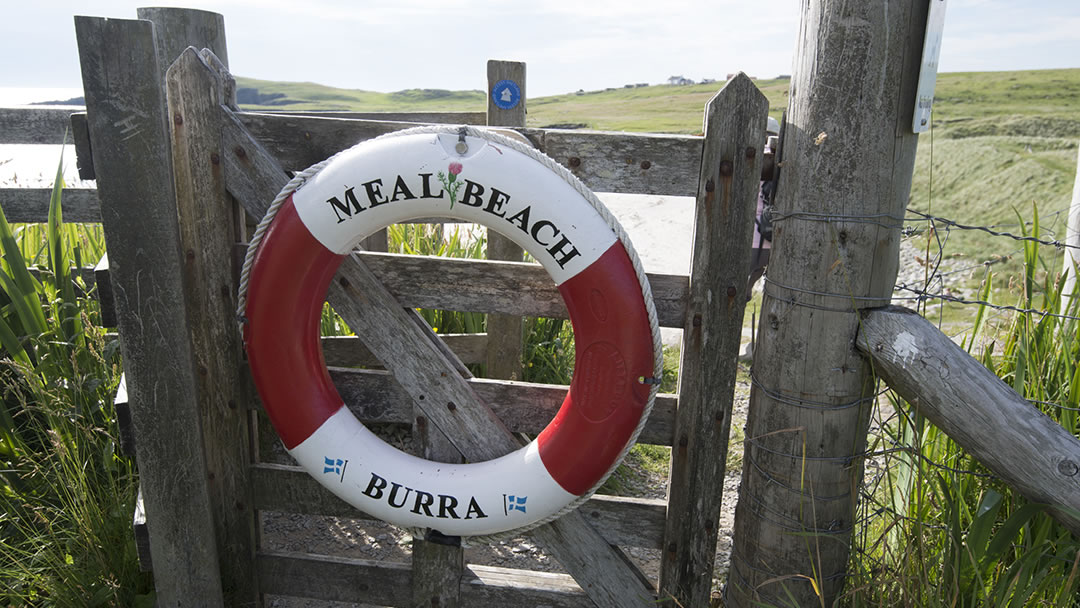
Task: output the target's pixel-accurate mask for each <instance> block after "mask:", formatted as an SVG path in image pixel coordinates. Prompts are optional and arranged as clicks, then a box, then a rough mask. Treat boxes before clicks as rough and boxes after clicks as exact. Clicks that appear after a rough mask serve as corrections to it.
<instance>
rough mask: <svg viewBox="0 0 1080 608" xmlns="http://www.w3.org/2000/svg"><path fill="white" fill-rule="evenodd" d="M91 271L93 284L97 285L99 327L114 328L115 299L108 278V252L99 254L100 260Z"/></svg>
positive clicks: (110, 280)
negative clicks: (99, 314)
mask: <svg viewBox="0 0 1080 608" xmlns="http://www.w3.org/2000/svg"><path fill="white" fill-rule="evenodd" d="M93 271H94V284H95V285H97V292H96V293H97V301H98V310H100V311H101V326H102V327H109V328H113V327H116V324H117V322H116V298H115V296H114V295H113V288H112V279H111V278H110V277H109V252H107V251H106V252H105V253H103V254H101V259H100V260H98V263H97V266H94V269H93Z"/></svg>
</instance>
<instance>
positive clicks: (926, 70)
mask: <svg viewBox="0 0 1080 608" xmlns="http://www.w3.org/2000/svg"><path fill="white" fill-rule="evenodd" d="M945 2H946V0H930V10H929V12H927V14H926V38H925V39H924V41H923V51H922V65H921V67H920V68H919V88H918V90H917V91H916V93H915V114H914V116H913V118H912V121H911V130H912V131H914V132H916V133H922V132H923V131H928V130H929V129H930V108H931V106H932V105H933V104H934V86H935V85H936V84H937V70H938V57H939V56H940V55H941V32H942V31H943V30H944V29H945Z"/></svg>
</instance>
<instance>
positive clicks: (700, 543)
mask: <svg viewBox="0 0 1080 608" xmlns="http://www.w3.org/2000/svg"><path fill="white" fill-rule="evenodd" d="M139 17H140V20H118V19H99V18H88V17H77V18H76V35H77V38H78V42H79V50H80V61H81V64H82V70H83V85H84V90H85V92H86V100H87V111H86V113H85V114H83V113H78V114H75V115H73V116H70V117H69V116H68V114H67V113H66V112H65V111H62V110H55V109H35V110H19V111H4V112H0V138H2V140H0V141H2V142H3V143H55V141H48V140H47V138H45V137H44V135H43V134H45V133H55V132H62V130H63V126H64V125H65V124H68V123H69V122H70V125H71V127H72V129H73V132H74V134H75V141H76V142H77V147H78V153H79V169H80V175H81V176H83V177H84V178H95V179H96V180H97V188H96V189H82V190H78V189H76V190H66V191H65V194H64V214H65V219H67V220H68V221H76V222H98V221H100V222H102V223H103V225H104V229H105V234H106V241H107V246H108V260H107V262H103V264H101V265H99V267H98V269H97V272H96V273H95V274H96V277H97V281H98V287H99V293H100V294H103V295H105V297H104V298H103V308H105V309H106V314H109V313H113V312H114V313H115V315H114V316H113V317H111V318H114V319H115V322H116V325H117V327H118V330H119V334H120V337H121V344H122V350H123V356H124V367H125V384H124V390H123V394H122V395H120V396H118V400H121V399H122V400H124V401H126V402H127V404H128V405H127V407H126V408H121V412H122V414H121V415H122V416H130V419H131V425H130V428H126V429H125V430H124V436H125V443H126V445H127V446H128V449H131V450H133V452H134V453H135V454H136V455H137V462H138V465H139V471H140V481H141V484H142V490H141V499H142V500H140V507H139V513H138V514H137V518H139V519H138V521H137V524H139V530H140V531H141V532H142V533H143V535H142V536H141V541H142V542H141V543H140V549H141V555H143V556H144V557H145V559H144V562H143V563H144V566H147V567H151V564H152V568H153V571H154V578H155V585H156V589H157V593H158V601H159V603H160V604H161V605H191V604H197V605H200V606H201V605H240V604H247V603H252V602H261V601H262V597H263V595H264V594H283V595H291V596H301V597H309V598H316V599H327V600H338V601H354V602H365V603H372V604H378V605H388V606H413V605H424V606H429V605H430V606H435V605H438V606H454V605H460V606H489V605H490V606H534V605H535V606H540V605H543V606H593V605H595V606H611V607H615V606H619V607H625V606H655V605H657V603H660V604H661V605H682V606H700V605H705V604H707V603H708V602H709V598H710V592H711V590H712V586H713V581H712V577H711V573H712V570H713V560H714V555H715V546H716V538H717V529H716V523H717V520H718V514H719V510H720V505H721V492H722V488H723V479H724V472H725V469H724V466H725V456H726V452H727V437H728V430H729V425H730V412H731V406H732V401H733V395H734V383H735V371H736V363H735V359H736V352H737V349H738V345H739V340H740V335H741V326H742V315H743V307H744V302H745V299H746V298H745V295H746V293H745V290H746V276H747V271H748V266H749V241H750V234H751V232H752V220H753V211H754V203H755V197H756V192H757V184H758V180H759V175H760V173H761V170H762V165H763V163H764V156H763V154H762V143H763V141H764V137H763V135H764V126H765V115H766V110H767V103H766V101H765V98H764V96H762V95H761V94H760V92H758V91H757V89H756V88H755V87H754V86H753V84H752V83H751V82H750V80H749V79H748V78H745V77H743V76H740V77H738V78H736V79H734V80H733V81H731V82H730V83H729V84H728V85H727V86H726V87H725V88H724V89H723V90H722V91H721V92H720V93H719V94H718V95H717V96H716V97H715V98H714V99H713V100H712V101H711V102H710V103H709V105H708V107H707V108H706V131H705V135H704V136H703V137H689V136H668V135H663V136H660V135H635V134H624V133H602V132H589V131H560V130H548V129H532V128H524V113H523V112H524V109H523V108H522V109H521V112H520V114H517V115H513V114H511V113H506V114H503V113H500V112H501V111H500V110H498V109H497V108H494V106H490V107H489V109H488V113H487V114H486V115H484V114H478V113H471V114H464V115H463V114H424V115H408V114H394V115H379V116H373V115H358V114H342V113H333V114H326V113H310V112H305V113H256V112H242V111H239V110H238V109H237V108H236V106H235V104H234V97H233V95H234V91H235V86H234V85H233V83H232V80H231V77H230V76H229V74H228V71H227V68H226V66H225V63H224V60H223V58H224V57H226V51H225V49H224V48H223V46H224V34H223V23H222V19H221V17H220V16H219V15H215V14H213V13H206V12H203V11H191V10H186V9H139ZM189 46H193V47H194V48H187V47H189ZM204 47H207V50H203V51H201V52H197V51H196V50H195V49H202V48H204ZM185 49H187V50H185ZM170 65H171V68H169V66H170ZM166 68H169V69H168V73H167V75H166V72H165V69H166ZM488 77H489V79H494V80H491V83H492V84H493V83H494V82H495V81H496V80H498V79H502V78H507V77H510V78H514V79H517V80H518V81H519V82H521V83H522V85H524V80H525V79H524V65H523V64H515V63H511V62H490V63H489V69H488ZM523 97H524V95H523ZM522 105H523V104H522ZM417 122H451V123H471V124H476V123H481V124H483V123H487V124H489V125H499V126H507V125H509V126H512V127H514V128H515V130H516V131H517V132H518V133H520V134H521V135H523V136H524V137H525V138H527V139H528V140H529V141H530V142H531V143H532V144H533V145H534V146H535V147H536V148H537V149H539V150H540V151H542V152H544V153H546V154H548V155H549V156H551V157H552V158H554V159H556V160H557V161H559V162H560V163H562V164H564V165H565V166H566V167H568V168H570V169H571V170H572V171H573V172H574V173H575V174H576V175H577V176H578V177H580V178H581V179H582V180H583V181H584V182H585V183H586V185H587V186H589V187H590V188H592V189H593V190H595V191H602V192H631V193H647V194H660V195H681V196H694V197H696V200H697V204H696V214H697V220H696V222H697V223H696V229H695V234H696V235H697V239H696V241H695V243H694V247H693V260H692V270H691V272H690V274H689V275H658V274H650V275H649V277H648V278H649V280H650V283H651V285H652V290H653V294H654V297H655V299H656V305H657V310H658V313H659V320H660V324H661V325H662V326H665V327H678V328H683V329H684V342H683V345H682V357H683V362H682V365H681V378H680V385H679V389H678V394H677V395H674V394H667V395H660V396H658V398H657V402H656V406H655V408H654V410H653V412H652V416H651V418H650V420H649V422H648V425H647V426H646V428H645V429H644V431H643V433H642V435H641V437H640V439H639V442H641V443H649V444H657V445H664V446H671V447H672V448H673V449H672V463H671V464H672V467H671V477H670V479H669V499H668V500H667V501H662V500H651V499H640V498H630V497H624V496H606V495H599V494H598V495H595V496H593V497H592V498H591V499H590V500H589V501H587V502H586V503H585V504H584V505H583V506H582V507H581V508H580V509H578V510H577V511H576V512H574V513H571V514H569V515H567V516H565V517H563V518H561V519H560V520H558V521H556V522H554V523H552V524H549V525H547V526H544V527H542V528H539V529H537V530H534V531H533V532H531V533H530V534H531V535H532V537H533V538H534V539H536V540H538V541H539V542H540V544H541V545H542V546H543V548H544V549H545V550H546V551H548V552H549V553H550V554H552V555H553V556H554V557H556V558H557V559H558V561H559V562H560V563H561V565H562V566H563V568H564V569H565V570H566V571H567V572H568V573H569V576H567V575H561V574H550V573H539V572H530V571H518V570H510V569H505V568H496V567H487V566H479V565H466V564H465V563H464V560H463V557H462V555H463V554H462V550H461V547H460V544H459V543H455V542H450V543H446V542H430V539H423V538H416V539H414V543H413V549H412V561H411V564H395V563H383V562H371V561H364V560H357V559H338V558H330V557H327V556H321V555H311V554H298V553H289V552H281V551H271V550H268V549H266V548H265V547H263V546H262V545H261V544H260V539H259V532H258V525H259V524H258V521H259V512H260V511H263V510H271V511H284V512H293V513H307V514H320V515H334V516H340V517H348V518H360V519H365V518H367V516H366V515H365V514H364V513H361V512H359V511H357V510H356V509H354V508H353V507H351V506H349V505H347V504H345V503H343V502H342V501H341V500H339V499H338V498H336V497H334V496H333V495H331V494H330V493H329V492H328V491H327V490H325V489H324V488H323V487H322V486H320V485H319V484H318V483H317V482H315V480H313V479H312V478H311V477H309V476H308V475H307V474H306V473H304V472H303V471H302V470H301V469H299V467H297V466H295V464H293V463H291V462H288V461H287V460H286V461H282V460H280V459H279V458H276V457H274V456H272V455H268V454H267V452H268V450H266V449H265V448H264V449H260V446H266V445H268V443H273V442H274V441H276V439H274V438H273V431H272V429H270V428H269V425H268V424H267V421H266V419H265V416H264V415H263V414H262V412H261V409H260V406H259V404H258V401H257V397H256V396H255V393H254V391H253V389H252V386H251V381H250V378H249V376H248V373H247V368H246V365H245V363H244V361H243V354H242V348H241V344H240V339H239V336H238V333H237V331H236V323H235V318H234V312H233V311H234V309H235V299H236V285H237V280H236V279H237V259H238V257H239V256H240V255H242V251H243V247H244V243H245V242H246V233H247V230H248V228H249V226H250V224H251V222H252V221H257V219H258V218H259V217H261V216H262V213H263V211H264V210H265V208H266V207H267V206H268V205H269V203H270V202H271V200H272V199H273V198H274V195H276V193H277V192H278V190H279V189H280V188H281V187H282V185H283V184H284V183H285V181H286V180H287V179H288V173H287V171H288V170H297V169H300V168H303V167H306V166H308V165H310V164H312V163H314V162H317V161H320V160H322V159H324V158H326V157H328V156H330V155H332V154H333V153H335V152H337V151H339V150H341V149H343V148H346V147H349V146H351V145H353V144H355V143H357V142H358V141H362V140H365V139H368V138H371V137H375V136H377V135H380V134H383V133H388V132H392V131H395V130H399V129H402V128H405V127H408V126H412V125H413V124H416V123H417ZM0 201H2V203H3V205H4V210H5V213H6V214H7V215H8V219H9V221H22V222H26V221H43V220H44V218H45V216H46V214H47V207H48V195H47V193H46V192H45V191H43V190H31V189H3V190H0ZM372 245H374V243H369V247H368V248H369V249H371V246H372ZM383 245H384V247H383V248H384V249H385V241H384V242H383ZM500 247H501V246H500ZM496 248H499V247H496ZM497 255H498V256H499V257H501V258H502V259H514V256H517V259H520V255H521V254H520V251H517V252H515V251H514V250H513V249H512V248H509V249H507V248H505V247H502V248H501V249H500V252H499V253H498V254H497ZM339 277H342V278H343V280H341V281H335V282H334V284H335V286H334V287H332V289H331V293H330V294H329V296H328V299H329V301H330V302H331V303H332V304H333V305H334V306H335V309H336V310H337V311H338V312H339V313H340V314H341V315H342V316H343V317H344V318H345V320H346V321H347V322H348V323H349V324H350V326H351V327H352V328H353V329H354V330H356V332H357V334H359V335H362V336H364V340H363V343H361V340H359V339H357V338H325V339H324V340H323V349H324V354H325V357H326V360H327V363H328V364H329V365H330V366H331V375H332V377H333V379H334V382H335V384H336V385H337V387H338V390H339V392H340V393H341V395H342V397H343V398H344V400H345V402H346V404H347V405H348V406H349V408H350V409H351V410H352V411H353V412H354V413H355V414H356V415H357V417H358V418H360V419H361V420H362V421H365V422H390V423H397V424H403V425H410V426H412V428H413V434H414V437H417V438H419V445H418V446H417V448H418V451H419V452H420V453H422V454H423V455H424V456H426V457H428V458H431V459H438V460H455V459H460V458H461V457H462V456H464V457H466V458H469V459H471V460H478V459H486V458H490V457H493V456H495V455H499V454H502V453H505V452H507V451H509V450H511V449H513V448H514V447H515V446H517V445H518V443H517V440H516V439H515V438H514V437H513V436H512V435H511V434H509V433H507V430H508V431H509V432H510V433H537V432H539V431H540V430H541V429H542V428H543V427H544V426H545V425H546V424H547V422H548V421H549V420H550V419H551V417H552V416H553V414H554V412H555V410H556V409H557V408H558V406H559V405H560V403H561V402H562V400H563V398H564V396H565V392H566V387H562V386H550V385H536V384H527V383H522V382H516V381H511V380H506V379H490V378H489V379H479V378H472V377H471V376H470V375H469V374H468V372H467V370H465V367H464V365H463V363H464V364H469V363H489V367H490V363H491V362H492V360H493V359H492V355H491V353H492V352H498V353H505V352H506V349H508V348H509V349H520V345H519V344H515V343H514V340H515V339H519V336H520V321H519V317H521V316H523V315H530V316H546V317H555V318H566V316H567V315H566V310H565V307H564V305H563V302H562V299H561V297H560V295H559V293H558V291H557V290H556V289H555V287H554V285H552V283H551V281H550V279H549V278H548V277H547V275H546V273H545V272H544V271H543V270H542V269H541V268H540V267H539V266H537V265H533V264H526V263H521V262H498V263H495V262H485V261H475V260H450V259H440V258H428V257H416V256H400V255H392V254H387V253H379V252H371V251H368V252H364V253H357V254H355V255H353V256H350V258H349V259H348V260H347V261H346V263H345V264H344V265H343V268H342V271H341V273H339ZM346 284H347V285H348V286H347V287H345V286H344V285H346ZM358 290H363V292H364V294H365V297H364V298H360V299H358V298H355V297H354V295H355V293H356V292H357V291H358ZM718 296H719V297H718ZM110 297H111V299H112V302H111V303H112V304H114V305H115V307H112V306H109V304H110V301H109V299H110ZM418 307H424V308H442V309H451V310H461V311H476V312H484V313H489V314H491V315H499V316H501V317H502V320H501V321H499V322H498V323H495V324H494V325H498V328H497V329H493V330H491V331H490V332H489V333H488V334H480V335H459V336H441V337H438V338H436V337H434V334H433V333H432V332H431V330H430V328H427V327H426V326H424V327H420V326H419V325H417V324H416V323H414V322H412V320H411V319H410V316H409V313H410V311H411V309H413V308H418ZM375 319H378V320H375ZM489 327H490V325H489ZM515 328H518V329H515ZM499 332H501V333H499ZM403 342H406V343H410V344H412V345H413V348H412V349H411V350H409V351H403V350H402V349H401V344H402V343H403ZM402 352H408V356H407V357H406V356H403V355H402ZM517 352H519V350H518V351H517ZM498 358H503V359H505V357H504V356H502V355H499V356H498V357H496V359H498ZM375 361H378V362H381V363H382V364H383V365H385V367H386V369H387V370H388V371H378V370H375V371H373V370H365V369H358V367H360V366H368V365H371V364H372V363H373V362H375ZM418 369H423V370H427V373H434V374H436V375H441V377H442V378H446V379H447V380H446V381H445V382H441V381H440V382H441V383H440V384H439V385H438V386H431V385H426V386H424V388H425V390H426V391H427V393H426V394H427V395H429V396H432V395H435V396H438V395H439V394H442V395H443V396H444V397H445V398H446V399H447V400H453V401H455V403H457V404H458V408H457V412H458V414H459V415H458V416H457V420H451V419H449V418H448V417H447V415H446V414H445V411H446V408H438V407H436V408H431V407H430V406H426V405H424V402H423V401H420V400H417V399H415V398H414V397H415V396H416V395H415V392H416V390H417V389H416V386H415V381H411V380H409V379H408V377H409V376H410V375H415V373H416V372H417V370H418ZM496 373H497V374H500V375H503V376H505V377H512V375H513V373H514V370H513V366H511V367H510V368H509V369H505V368H504V369H501V370H496ZM433 402H438V400H437V399H433V398H429V399H428V400H427V403H429V404H430V403H433ZM484 404H487V405H484ZM460 419H464V420H466V422H464V423H463V422H461V421H460ZM500 421H501V424H502V425H505V429H500V428H499V424H500ZM132 430H133V432H131V431H132ZM436 430H441V431H442V432H441V433H440V432H435V431H436ZM447 440H449V441H447ZM132 444H133V446H132ZM628 547H641V548H649V549H657V550H661V554H662V563H661V568H660V570H661V574H660V580H659V581H649V580H647V579H646V577H644V576H643V575H642V574H641V572H640V571H639V570H638V568H637V567H636V566H634V565H633V564H632V562H631V561H630V560H629V559H628V558H627V557H626V556H625V555H624V553H623V549H624V548H628ZM676 601H677V602H678V604H676Z"/></svg>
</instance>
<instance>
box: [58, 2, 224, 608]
mask: <svg viewBox="0 0 1080 608" xmlns="http://www.w3.org/2000/svg"><path fill="white" fill-rule="evenodd" d="M188 13H190V14H191V16H192V19H191V21H190V22H189V25H191V26H192V27H191V29H190V30H188V31H187V33H186V35H185V34H184V33H183V32H182V31H181V28H170V30H171V32H172V34H171V35H170V37H171V38H173V39H177V38H185V39H187V40H188V41H190V42H191V43H194V44H198V45H200V46H202V45H208V44H212V43H213V42H214V41H215V40H223V37H211V38H209V39H205V40H200V39H199V35H200V27H199V26H196V25H195V24H197V23H200V22H202V21H200V19H199V18H197V17H200V16H203V17H207V16H211V15H213V14H212V13H205V12H203V11H189V12H188ZM216 17H217V20H216V21H217V22H218V23H220V16H216ZM210 21H215V20H214V19H211V20H210ZM202 23H205V22H202ZM211 29H213V28H212V27H211V28H209V29H206V30H202V31H203V33H205V32H206V31H210V30H211ZM75 31H76V38H77V39H78V44H79V56H80V63H81V66H82V74H83V90H84V92H85V95H86V104H87V120H88V130H89V133H90V139H91V140H92V142H93V156H94V167H95V171H96V175H97V180H98V184H97V186H98V195H99V197H100V199H101V208H102V224H103V227H104V230H105V236H106V241H107V243H108V247H109V262H110V270H111V277H112V282H113V289H114V292H115V300H116V308H117V316H118V328H119V330H120V335H121V346H122V349H123V354H124V370H125V374H126V379H127V389H128V394H129V396H130V399H131V403H132V421H133V423H134V425H135V430H136V433H137V435H138V441H137V442H136V450H137V457H138V462H139V473H140V481H141V484H142V489H143V496H144V501H145V510H146V515H147V518H148V520H149V526H150V530H151V538H150V549H151V553H152V556H153V562H154V565H155V570H154V572H155V581H154V582H155V588H156V590H157V597H158V601H159V602H160V603H161V604H162V605H170V606H183V605H195V604H198V605H201V606H213V605H218V606H220V605H223V603H222V602H223V594H222V590H223V584H222V575H221V569H220V566H221V565H222V564H221V556H220V555H219V552H218V539H217V538H216V534H215V521H214V519H215V509H217V508H219V507H220V506H221V505H220V504H219V503H218V502H216V501H215V497H220V495H216V492H215V491H214V490H213V489H212V487H211V486H212V484H211V483H210V481H209V480H208V479H207V471H208V469H207V464H208V457H207V455H206V454H204V451H203V445H202V437H201V434H200V427H201V425H202V421H201V418H202V415H201V411H202V406H203V402H202V401H200V395H199V394H198V393H197V391H196V390H195V389H194V388H193V387H196V386H199V381H198V376H199V373H200V371H201V369H202V368H201V366H200V363H198V362H197V360H196V355H195V352H194V349H193V346H192V343H191V336H190V335H189V333H188V326H187V319H188V311H187V308H186V306H187V300H186V299H185V297H184V286H183V279H182V277H183V273H184V271H185V269H184V268H183V264H182V262H181V260H182V259H184V258H183V256H182V254H181V251H182V245H181V242H180V230H179V226H178V220H177V211H176V197H175V190H174V187H173V177H172V160H171V153H170V146H169V139H168V138H169V129H168V126H167V114H166V107H165V90H164V85H163V80H162V76H163V73H164V69H165V67H164V66H163V65H162V60H161V59H159V46H158V44H157V42H156V39H155V35H154V25H153V24H152V23H151V22H149V21H130V20H119V19H101V18H93V17H76V18H75ZM222 53H223V54H224V50H223V49H222ZM132 176H138V179H132ZM229 506H230V507H232V504H231V503H230V505H229ZM233 508H234V507H233ZM228 586H229V587H232V584H231V583H230V584H229V585H228Z"/></svg>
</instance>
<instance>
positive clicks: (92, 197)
mask: <svg viewBox="0 0 1080 608" xmlns="http://www.w3.org/2000/svg"><path fill="white" fill-rule="evenodd" d="M51 195H52V188H0V205H3V206H4V217H6V218H7V221H9V222H11V223H15V222H20V223H22V222H25V223H38V224H43V223H45V222H47V221H49V197H50V196H51ZM61 201H62V202H63V206H64V221H65V222H71V223H80V224H83V223H97V222H100V221H101V207H100V203H99V201H98V192H97V189H96V188H64V191H63V194H61Z"/></svg>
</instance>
